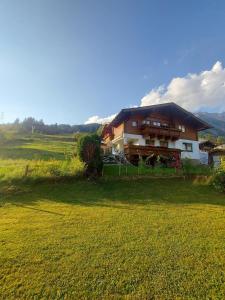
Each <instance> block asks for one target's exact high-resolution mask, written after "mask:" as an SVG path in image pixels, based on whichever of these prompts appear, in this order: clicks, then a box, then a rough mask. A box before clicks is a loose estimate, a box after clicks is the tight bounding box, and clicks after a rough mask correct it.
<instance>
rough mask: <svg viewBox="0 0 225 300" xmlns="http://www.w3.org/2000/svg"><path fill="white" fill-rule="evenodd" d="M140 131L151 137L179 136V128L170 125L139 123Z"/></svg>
mask: <svg viewBox="0 0 225 300" xmlns="http://www.w3.org/2000/svg"><path fill="white" fill-rule="evenodd" d="M140 131H141V133H142V135H143V136H145V137H147V136H150V137H151V138H154V137H158V138H159V139H160V138H165V139H168V140H172V141H175V140H178V139H179V138H180V133H181V130H179V129H176V128H171V127H159V126H153V125H146V124H145V125H141V126H140Z"/></svg>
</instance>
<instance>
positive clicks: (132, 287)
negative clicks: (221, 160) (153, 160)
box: [0, 179, 225, 299]
mask: <svg viewBox="0 0 225 300" xmlns="http://www.w3.org/2000/svg"><path fill="white" fill-rule="evenodd" d="M0 191H1V194H0V199H1V200H0V215H1V218H0V266H1V268H0V298H2V299H225V255H224V252H225V248H224V245H225V196H224V195H223V194H218V193H217V192H215V191H214V190H213V189H211V188H210V187H209V186H204V185H193V184H192V183H191V182H190V181H184V180H179V179H153V180H152V179H151V180H150V179H139V180H129V181H128V180H127V181H125V180H123V181H122V180H121V181H117V180H112V179H111V180H105V181H100V182H98V183H93V182H87V181H74V182H72V183H60V184H59V183H58V184H47V183H46V184H36V185H35V184H33V185H20V186H17V187H13V186H11V187H8V188H7V187H6V186H3V184H2V185H1V186H0Z"/></svg>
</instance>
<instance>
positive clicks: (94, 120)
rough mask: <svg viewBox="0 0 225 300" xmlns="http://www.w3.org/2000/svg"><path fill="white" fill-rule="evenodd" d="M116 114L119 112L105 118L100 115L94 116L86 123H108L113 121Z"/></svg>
mask: <svg viewBox="0 0 225 300" xmlns="http://www.w3.org/2000/svg"><path fill="white" fill-rule="evenodd" d="M116 115H117V114H114V115H111V116H108V117H105V118H101V117H99V116H92V117H90V118H88V120H87V121H86V122H85V123H84V124H92V123H98V124H106V123H109V122H111V121H112V120H113V119H114V118H115V116H116Z"/></svg>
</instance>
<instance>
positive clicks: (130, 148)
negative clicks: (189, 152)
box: [124, 145, 181, 158]
mask: <svg viewBox="0 0 225 300" xmlns="http://www.w3.org/2000/svg"><path fill="white" fill-rule="evenodd" d="M153 153H154V154H155V155H165V156H169V155H174V154H175V153H179V154H180V153H181V150H180V149H175V148H166V147H156V146H138V145H124V154H125V155H126V156H127V157H128V158H130V157H131V156H133V155H140V156H149V155H151V154H153Z"/></svg>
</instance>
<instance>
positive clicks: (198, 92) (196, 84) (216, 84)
mask: <svg viewBox="0 0 225 300" xmlns="http://www.w3.org/2000/svg"><path fill="white" fill-rule="evenodd" d="M170 101H173V102H176V103H177V104H179V105H181V106H182V107H184V108H186V109H188V110H191V111H197V110H200V109H201V108H204V109H206V110H207V108H208V109H210V108H220V110H225V68H223V66H222V63H221V62H219V61H217V62H216V63H215V64H214V66H213V67H212V69H211V70H209V71H203V72H201V73H199V74H188V75H187V76H185V77H177V78H173V79H172V80H171V82H170V83H169V84H168V86H166V87H165V86H159V87H158V88H155V89H152V90H151V91H150V92H149V93H148V94H147V95H146V96H144V97H143V98H142V99H141V106H146V105H152V104H159V103H166V102H170Z"/></svg>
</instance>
